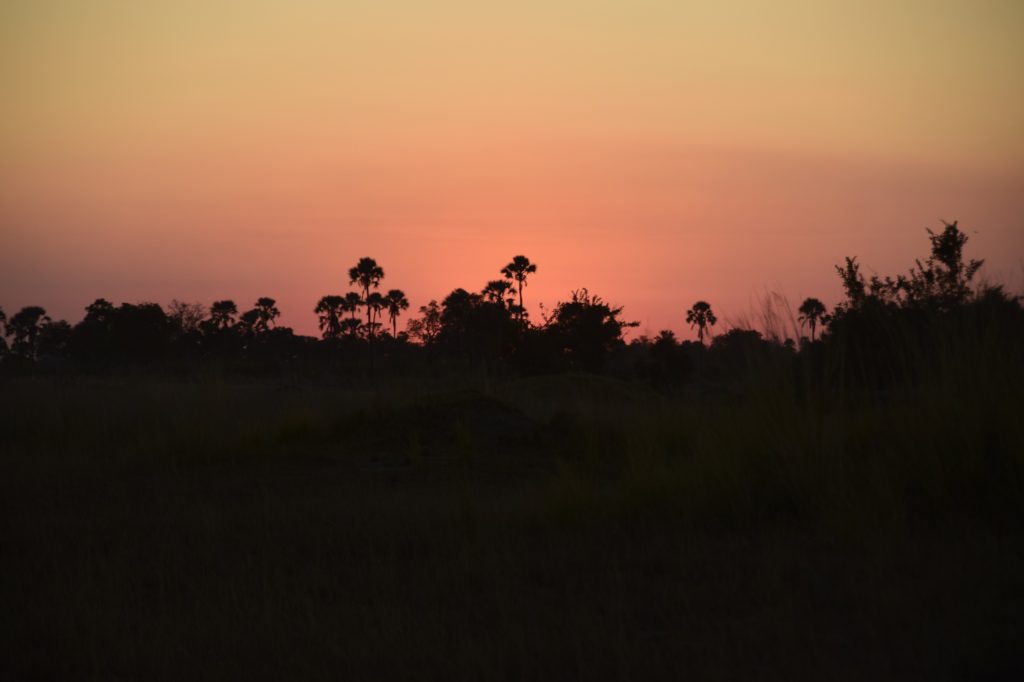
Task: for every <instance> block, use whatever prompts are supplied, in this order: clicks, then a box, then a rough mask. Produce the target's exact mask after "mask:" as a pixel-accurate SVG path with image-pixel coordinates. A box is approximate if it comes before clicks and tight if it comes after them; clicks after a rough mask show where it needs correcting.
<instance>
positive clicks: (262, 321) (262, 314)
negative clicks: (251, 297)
mask: <svg viewBox="0 0 1024 682" xmlns="http://www.w3.org/2000/svg"><path fill="white" fill-rule="evenodd" d="M253 310H255V311H256V325H255V331H256V332H265V331H267V330H268V329H270V328H271V327H272V326H274V321H275V320H276V319H277V318H278V317H280V316H281V311H280V310H278V309H277V301H275V300H274V299H272V298H270V297H268V296H262V297H260V298H258V299H256V306H255V307H254V308H253Z"/></svg>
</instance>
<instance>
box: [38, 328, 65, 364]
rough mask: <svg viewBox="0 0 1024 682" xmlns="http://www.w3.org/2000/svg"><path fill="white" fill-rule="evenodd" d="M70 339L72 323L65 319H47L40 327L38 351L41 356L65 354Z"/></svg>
mask: <svg viewBox="0 0 1024 682" xmlns="http://www.w3.org/2000/svg"><path fill="white" fill-rule="evenodd" d="M70 340H71V325H70V324H68V323H67V322H66V321H65V320H51V321H46V322H44V323H43V325H42V326H41V327H40V328H39V336H38V338H37V339H36V344H37V353H38V355H39V357H47V356H49V357H55V356H63V355H65V354H66V353H67V349H68V342H69V341H70Z"/></svg>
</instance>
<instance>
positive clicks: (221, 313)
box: [204, 300, 238, 332]
mask: <svg viewBox="0 0 1024 682" xmlns="http://www.w3.org/2000/svg"><path fill="white" fill-rule="evenodd" d="M237 314H238V306H236V305H235V302H234V301H231V300H224V301H214V302H213V305H211V306H210V318H209V319H208V320H206V322H205V323H204V329H205V331H212V332H217V331H227V330H228V329H231V327H233V326H234V324H235V316H236V315H237Z"/></svg>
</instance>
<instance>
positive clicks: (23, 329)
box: [7, 305, 50, 358]
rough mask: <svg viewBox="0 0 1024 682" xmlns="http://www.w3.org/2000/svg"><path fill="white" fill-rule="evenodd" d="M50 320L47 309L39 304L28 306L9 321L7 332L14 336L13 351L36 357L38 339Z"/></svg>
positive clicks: (27, 356) (23, 355)
mask: <svg viewBox="0 0 1024 682" xmlns="http://www.w3.org/2000/svg"><path fill="white" fill-rule="evenodd" d="M49 321H50V318H49V317H47V315H46V311H45V310H44V309H43V308H40V307H39V306H36V305H33V306H26V307H24V308H22V309H21V310H19V311H18V312H16V313H15V314H14V315H12V316H11V318H10V319H9V320H8V321H7V333H8V335H10V336H11V337H12V341H11V351H12V352H13V353H15V354H16V355H21V356H22V357H26V358H34V357H35V356H36V351H37V345H36V342H37V339H38V337H39V332H40V330H41V329H42V328H43V325H44V324H46V323H47V322H49Z"/></svg>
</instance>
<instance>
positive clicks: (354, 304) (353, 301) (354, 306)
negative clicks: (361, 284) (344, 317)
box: [341, 291, 363, 333]
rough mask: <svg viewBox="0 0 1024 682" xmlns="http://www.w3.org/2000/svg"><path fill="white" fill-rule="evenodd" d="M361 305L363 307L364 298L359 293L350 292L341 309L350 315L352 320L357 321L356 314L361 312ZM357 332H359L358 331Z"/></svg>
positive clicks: (346, 295)
mask: <svg viewBox="0 0 1024 682" xmlns="http://www.w3.org/2000/svg"><path fill="white" fill-rule="evenodd" d="M361 305H363V297H362V296H360V295H359V293H358V292H355V291H350V292H348V293H347V294H345V299H344V301H343V302H342V305H341V309H342V310H343V311H344V312H346V313H348V314H349V317H351V319H353V320H355V319H356V313H357V312H359V306H361ZM357 326H358V325H357ZM356 331H358V329H357V330H356ZM353 333H354V332H353Z"/></svg>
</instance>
